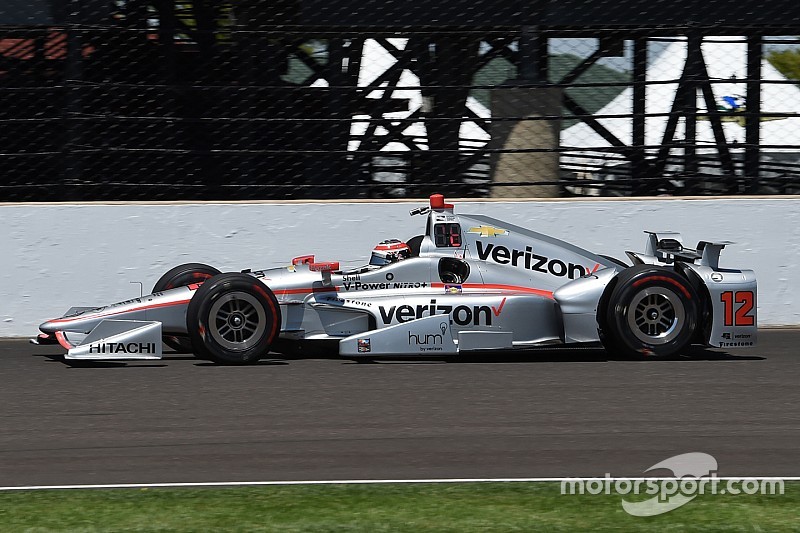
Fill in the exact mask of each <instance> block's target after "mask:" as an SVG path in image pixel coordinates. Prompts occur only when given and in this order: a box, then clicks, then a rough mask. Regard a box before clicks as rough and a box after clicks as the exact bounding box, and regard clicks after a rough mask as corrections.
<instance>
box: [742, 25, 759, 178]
mask: <svg viewBox="0 0 800 533" xmlns="http://www.w3.org/2000/svg"><path fill="white" fill-rule="evenodd" d="M762 52H763V46H762V37H761V36H760V35H750V36H748V37H747V96H746V100H745V102H746V106H747V107H746V109H745V111H746V114H745V122H744V132H745V133H744V135H745V144H746V146H745V149H744V175H745V179H746V190H747V192H748V193H755V192H756V191H757V190H758V180H759V174H760V171H761V168H760V167H761V148H760V146H761V120H760V119H761V57H762Z"/></svg>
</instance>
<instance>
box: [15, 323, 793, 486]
mask: <svg viewBox="0 0 800 533" xmlns="http://www.w3.org/2000/svg"><path fill="white" fill-rule="evenodd" d="M60 351H61V349H60V348H59V347H40V346H33V345H29V344H27V343H26V342H24V341H17V340H15V341H10V340H9V341H0V379H2V385H0V486H23V485H61V484H107V483H157V482H219V481H279V480H341V479H421V478H495V477H503V478H506V477H568V476H603V475H604V474H605V473H610V474H611V475H613V476H616V477H623V476H631V477H634V476H636V477H639V476H642V475H643V473H644V471H645V470H646V469H647V468H649V467H650V466H652V465H654V464H655V463H658V462H660V461H662V460H664V459H667V458H669V457H671V456H673V455H677V454H681V453H686V452H693V451H700V452H706V453H710V454H711V455H713V456H714V457H715V458H716V459H717V461H718V463H719V470H718V475H720V476H745V475H754V476H755V475H758V476H798V475H800V444H799V443H800V330H768V331H762V332H761V333H760V339H759V346H757V347H755V348H751V349H745V350H739V351H731V352H730V353H726V352H724V351H720V350H704V349H696V350H694V351H693V352H692V354H691V355H690V356H689V357H680V358H676V359H674V360H668V361H624V360H620V359H616V358H614V357H613V354H606V353H605V352H603V351H602V350H581V351H545V352H540V353H536V354H533V355H529V356H526V357H525V358H516V357H515V358H510V359H509V358H507V359H504V360H502V361H471V362H407V361H404V362H379V363H375V364H358V363H353V362H350V361H346V360H340V359H336V358H328V359H326V358H322V357H320V358H307V359H289V360H286V359H277V358H276V359H271V360H266V361H262V363H261V364H259V365H257V366H253V367H221V366H215V365H212V364H209V363H207V362H204V361H199V360H197V359H194V358H191V357H188V356H182V355H177V354H168V355H167V357H166V358H165V359H164V360H162V361H154V362H153V361H150V362H132V363H128V364H105V365H84V366H70V365H67V364H65V363H64V361H63V360H61V359H60V358H59V357H58V355H57V354H59V353H60ZM651 474H655V475H662V476H663V475H670V474H671V473H670V472H665V471H654V472H651Z"/></svg>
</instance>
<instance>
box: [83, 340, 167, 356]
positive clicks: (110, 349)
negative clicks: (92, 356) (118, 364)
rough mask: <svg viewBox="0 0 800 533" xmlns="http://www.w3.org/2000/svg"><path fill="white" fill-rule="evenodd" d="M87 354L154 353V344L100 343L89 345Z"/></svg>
mask: <svg viewBox="0 0 800 533" xmlns="http://www.w3.org/2000/svg"><path fill="white" fill-rule="evenodd" d="M89 353H108V354H115V353H152V354H154V353H156V343H154V342H144V343H143V342H128V343H124V342H101V343H97V344H90V345H89Z"/></svg>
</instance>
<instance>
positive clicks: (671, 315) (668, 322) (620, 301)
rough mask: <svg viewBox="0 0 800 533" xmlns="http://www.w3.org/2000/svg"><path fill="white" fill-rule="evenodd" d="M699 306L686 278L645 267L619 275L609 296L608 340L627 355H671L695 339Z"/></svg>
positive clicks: (611, 349)
mask: <svg viewBox="0 0 800 533" xmlns="http://www.w3.org/2000/svg"><path fill="white" fill-rule="evenodd" d="M699 309H701V305H700V301H699V297H698V295H697V292H696V291H695V290H694V288H693V287H692V285H691V284H690V283H689V281H688V280H687V279H685V278H684V277H682V276H680V275H679V274H677V273H676V272H675V271H673V270H670V269H667V268H663V267H656V266H652V265H641V266H636V267H632V268H629V269H627V270H624V271H623V272H621V273H620V274H619V278H618V280H617V283H616V285H615V286H614V288H613V290H612V292H611V296H610V298H609V300H608V306H607V309H606V314H605V317H604V318H605V321H604V322H605V327H604V329H605V331H604V343H605V344H606V347H607V348H608V349H609V350H610V351H612V352H617V353H620V354H621V355H624V356H627V357H642V356H645V357H669V356H672V355H676V354H679V353H680V352H681V351H682V350H683V349H684V348H686V346H687V345H688V344H689V343H690V342H691V340H692V338H693V337H694V333H695V330H696V329H697V321H698V316H699V312H698V310H699Z"/></svg>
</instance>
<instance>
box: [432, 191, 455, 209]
mask: <svg viewBox="0 0 800 533" xmlns="http://www.w3.org/2000/svg"><path fill="white" fill-rule="evenodd" d="M431 209H438V210H440V209H453V204H446V203H444V195H442V194H432V195H431Z"/></svg>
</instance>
